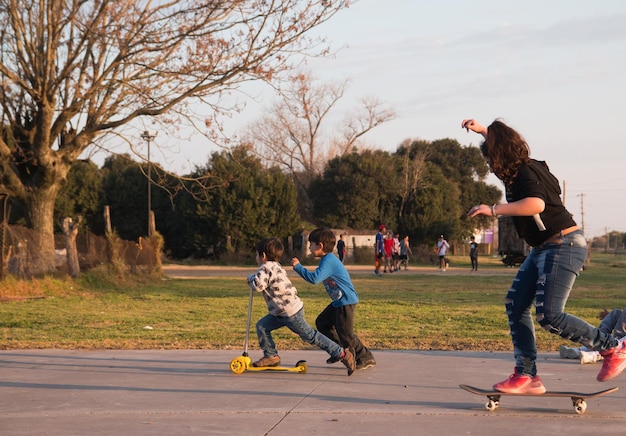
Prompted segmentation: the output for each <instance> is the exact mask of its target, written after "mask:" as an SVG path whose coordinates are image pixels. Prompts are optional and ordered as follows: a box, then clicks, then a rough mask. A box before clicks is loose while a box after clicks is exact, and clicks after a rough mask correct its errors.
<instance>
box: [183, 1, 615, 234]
mask: <svg viewBox="0 0 626 436" xmlns="http://www.w3.org/2000/svg"><path fill="white" fill-rule="evenodd" d="M318 32H319V34H322V35H326V36H327V37H328V38H329V39H330V41H331V42H332V46H333V48H334V49H337V50H338V53H337V54H336V56H334V58H333V59H328V60H314V61H311V62H310V69H311V71H312V73H313V74H314V75H315V77H317V78H319V79H321V80H324V81H341V80H344V79H349V80H350V85H349V88H348V92H347V94H346V96H345V97H344V103H345V104H346V105H347V104H350V105H353V104H356V102H357V101H358V99H360V98H361V97H364V96H374V97H377V98H379V99H380V100H383V101H385V102H387V103H388V104H389V105H390V106H391V107H393V108H394V110H395V111H396V112H397V118H396V119H395V120H394V121H392V122H389V123H387V124H385V125H382V126H380V127H378V128H376V129H375V130H374V131H372V132H371V133H369V134H368V135H367V136H366V137H365V142H366V143H367V145H368V146H369V147H376V148H381V149H385V150H389V151H395V150H396V148H397V146H398V145H399V144H400V143H401V142H402V141H403V140H404V139H407V138H419V139H425V140H436V139H441V138H453V139H457V140H458V141H459V142H460V143H461V144H462V145H467V146H470V145H473V146H476V145H478V144H479V143H480V137H479V136H478V135H476V134H473V133H467V132H465V130H462V129H461V127H460V126H461V120H462V119H463V118H469V117H472V118H476V119H477V120H479V121H480V122H482V123H483V124H485V125H487V124H489V123H491V121H492V120H493V119H495V118H502V119H503V120H504V121H505V122H506V123H507V124H509V125H511V126H512V127H513V128H515V129H517V130H518V131H519V132H520V133H521V134H522V135H523V136H524V137H525V138H526V140H527V141H528V143H529V145H530V147H531V153H532V157H534V158H536V159H539V160H545V161H547V162H548V165H549V166H550V169H551V170H552V172H553V173H554V174H555V176H556V177H557V178H558V179H559V180H560V181H561V182H562V188H563V186H564V187H565V202H566V206H567V208H568V209H569V210H570V212H571V213H572V214H573V215H574V218H575V219H576V221H577V222H578V224H579V225H582V224H583V221H584V227H585V233H586V236H587V237H593V236H597V235H600V234H604V233H605V231H607V230H608V231H612V230H617V231H622V232H626V143H625V140H624V130H625V129H626V109H625V108H626V1H624V0H600V1H589V0H585V1H583V0H549V1H545V0H542V1H536V0H523V1H518V0H507V1H502V0H497V1H496V0H473V1H464V0H436V1H433V0H359V1H357V2H355V3H353V4H352V6H350V8H348V9H346V10H344V11H341V12H340V13H339V14H338V15H337V16H335V17H333V18H332V19H331V20H330V21H329V22H327V23H325V24H324V25H322V26H321V27H320V28H319V29H318ZM272 99H273V96H268V100H267V101H266V102H265V103H266V104H267V105H268V106H269V104H270V103H271V101H272ZM250 107H251V108H253V107H254V106H250ZM250 110H251V111H253V110H254V109H250ZM245 117H247V118H245V119H246V120H247V121H249V119H250V118H249V117H250V113H248V114H247V115H246V116H245ZM243 119H244V118H242V120H243ZM181 154H182V156H184V159H185V160H186V161H187V162H189V161H190V160H191V159H190V158H191V156H197V157H198V162H195V163H197V164H204V163H206V161H207V156H208V154H209V153H207V152H206V150H205V152H202V153H197V150H196V152H193V153H192V152H190V151H189V150H186V149H185V147H184V145H183V146H181ZM489 182H490V183H494V184H497V185H498V186H501V184H500V182H499V181H498V180H497V179H495V178H493V176H492V177H491V178H490V179H489ZM583 208H584V220H583V216H582V211H583Z"/></svg>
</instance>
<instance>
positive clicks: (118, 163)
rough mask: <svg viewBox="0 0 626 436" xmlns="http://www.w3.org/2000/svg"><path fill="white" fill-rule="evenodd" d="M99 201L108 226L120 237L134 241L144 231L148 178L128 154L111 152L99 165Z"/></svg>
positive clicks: (143, 234) (145, 230)
mask: <svg viewBox="0 0 626 436" xmlns="http://www.w3.org/2000/svg"><path fill="white" fill-rule="evenodd" d="M102 170H103V175H102V189H103V192H104V196H103V204H104V205H108V206H109V210H110V214H111V226H112V227H113V230H115V231H116V232H117V234H118V235H119V236H120V238H122V239H126V240H129V241H136V240H137V239H138V238H139V237H140V236H146V235H147V234H148V203H147V201H148V184H147V183H148V181H147V179H146V178H145V176H144V172H143V171H142V169H141V168H140V166H139V163H137V162H135V161H133V160H132V159H131V158H130V156H129V155H113V156H111V157H109V158H107V159H106V160H105V162H104V164H103V165H102Z"/></svg>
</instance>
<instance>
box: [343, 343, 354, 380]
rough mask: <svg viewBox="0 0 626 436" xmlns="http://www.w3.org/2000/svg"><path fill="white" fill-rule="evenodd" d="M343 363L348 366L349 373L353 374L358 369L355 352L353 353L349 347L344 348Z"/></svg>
mask: <svg viewBox="0 0 626 436" xmlns="http://www.w3.org/2000/svg"><path fill="white" fill-rule="evenodd" d="M341 363H343V364H344V365H345V366H346V368H348V375H352V373H353V372H354V370H355V369H356V361H355V360H354V354H352V351H350V350H349V349H348V348H344V350H343V357H342V358H341Z"/></svg>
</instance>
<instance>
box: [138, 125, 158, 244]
mask: <svg viewBox="0 0 626 436" xmlns="http://www.w3.org/2000/svg"><path fill="white" fill-rule="evenodd" d="M141 138H142V139H143V140H145V141H146V142H147V143H148V236H152V225H151V224H150V221H151V218H152V163H151V162H150V142H152V140H153V139H154V138H156V133H154V134H151V133H150V132H148V131H147V130H145V131H144V132H143V133H142V134H141Z"/></svg>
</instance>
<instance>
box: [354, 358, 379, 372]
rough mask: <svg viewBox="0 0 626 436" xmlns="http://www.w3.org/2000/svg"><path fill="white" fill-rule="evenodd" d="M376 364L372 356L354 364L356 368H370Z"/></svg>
mask: <svg viewBox="0 0 626 436" xmlns="http://www.w3.org/2000/svg"><path fill="white" fill-rule="evenodd" d="M375 365H376V360H374V358H373V357H372V358H371V359H367V360H364V361H361V362H357V364H356V369H358V370H361V369H367V368H371V367H373V366H375Z"/></svg>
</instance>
